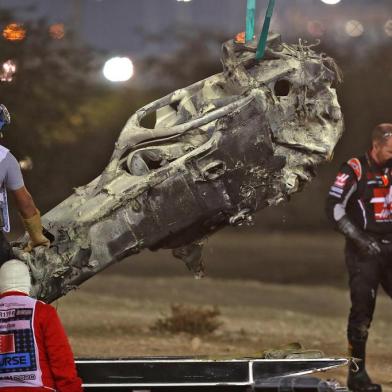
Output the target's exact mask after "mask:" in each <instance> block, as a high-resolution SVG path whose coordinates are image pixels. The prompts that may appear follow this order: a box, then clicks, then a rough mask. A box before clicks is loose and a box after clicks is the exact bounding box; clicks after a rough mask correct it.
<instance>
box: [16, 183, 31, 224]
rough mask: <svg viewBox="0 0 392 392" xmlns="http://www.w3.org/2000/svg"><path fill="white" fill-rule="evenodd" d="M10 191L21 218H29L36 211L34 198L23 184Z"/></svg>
mask: <svg viewBox="0 0 392 392" xmlns="http://www.w3.org/2000/svg"><path fill="white" fill-rule="evenodd" d="M11 192H12V194H13V196H14V199H15V202H16V206H17V208H18V210H19V212H20V214H21V215H22V217H23V218H25V219H28V218H31V217H32V216H34V215H35V214H36V213H37V207H36V206H35V204H34V200H33V198H32V197H31V195H30V193H29V191H28V190H27V189H26V187H25V186H22V188H19V189H16V190H13V191H11Z"/></svg>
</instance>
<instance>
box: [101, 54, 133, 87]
mask: <svg viewBox="0 0 392 392" xmlns="http://www.w3.org/2000/svg"><path fill="white" fill-rule="evenodd" d="M133 71H134V70H133V63H132V61H131V60H130V59H129V58H128V57H113V58H111V59H109V60H108V61H106V63H105V65H104V67H103V74H104V76H105V78H106V79H107V80H110V81H111V82H126V81H127V80H129V79H131V77H132V76H133Z"/></svg>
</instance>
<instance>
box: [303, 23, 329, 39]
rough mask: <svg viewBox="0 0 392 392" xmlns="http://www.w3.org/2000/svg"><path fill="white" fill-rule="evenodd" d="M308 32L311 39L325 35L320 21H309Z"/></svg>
mask: <svg viewBox="0 0 392 392" xmlns="http://www.w3.org/2000/svg"><path fill="white" fill-rule="evenodd" d="M307 27H308V32H309V33H310V34H311V35H313V37H317V38H320V37H322V36H323V35H324V33H325V26H324V23H323V22H321V21H320V20H310V21H309V22H308V26H307Z"/></svg>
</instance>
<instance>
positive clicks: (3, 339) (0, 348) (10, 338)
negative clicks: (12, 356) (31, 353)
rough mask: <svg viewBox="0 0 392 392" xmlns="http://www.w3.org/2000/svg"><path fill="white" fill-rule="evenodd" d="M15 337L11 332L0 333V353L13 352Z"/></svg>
mask: <svg viewBox="0 0 392 392" xmlns="http://www.w3.org/2000/svg"><path fill="white" fill-rule="evenodd" d="M14 352H15V339H14V334H13V333H8V334H5V335H1V334H0V354H7V353H14Z"/></svg>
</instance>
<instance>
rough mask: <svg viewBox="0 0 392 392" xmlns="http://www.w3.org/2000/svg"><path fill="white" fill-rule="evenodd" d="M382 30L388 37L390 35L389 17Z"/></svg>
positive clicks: (391, 34) (391, 35) (390, 22)
mask: <svg viewBox="0 0 392 392" xmlns="http://www.w3.org/2000/svg"><path fill="white" fill-rule="evenodd" d="M384 30H385V34H386V35H387V36H388V37H392V19H389V20H388V21H387V23H385V26H384Z"/></svg>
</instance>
